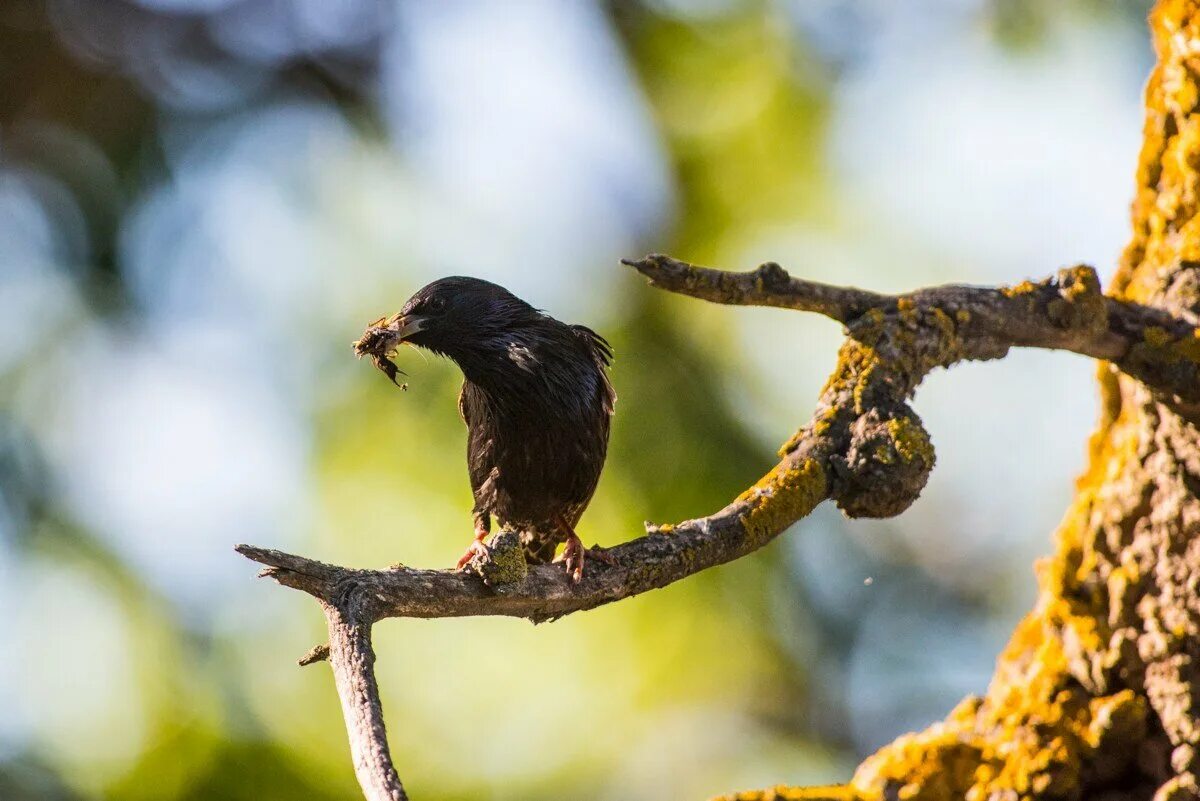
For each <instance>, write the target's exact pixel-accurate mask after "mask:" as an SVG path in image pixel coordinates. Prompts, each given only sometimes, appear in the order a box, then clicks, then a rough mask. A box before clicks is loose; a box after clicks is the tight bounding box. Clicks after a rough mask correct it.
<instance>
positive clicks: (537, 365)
mask: <svg viewBox="0 0 1200 801" xmlns="http://www.w3.org/2000/svg"><path fill="white" fill-rule="evenodd" d="M403 343H411V344H413V345H416V346H419V347H422V348H425V349H426V350H429V351H432V352H434V353H436V354H438V355H441V356H446V357H449V358H450V359H452V360H454V361H455V362H456V363H457V364H458V366H459V368H461V369H462V372H463V376H464V378H465V380H464V381H463V386H462V392H461V393H460V394H459V397H458V409H459V412H460V414H461V415H462V418H463V421H464V422H466V424H467V432H468V437H467V470H468V473H469V474H470V478H471V489H472V491H473V492H474V495H475V508H474V510H473V511H474V516H475V540H474V541H473V542H472V543H471V547H470V548H468V549H467V552H466V553H465V554H463V557H462V559H460V560H459V562H458V567H459V568H462V567H463V566H464V565H466V564H467V563H468V562H469V561H470V560H471V558H472V556H474V555H475V554H477V553H482V552H483V551H484V546H483V540H484V538H485V537H487V535H488V532H489V531H490V530H491V519H492V517H493V516H495V517H496V519H497V521H498V522H499V523H500V524H501V525H502V526H510V527H512V528H515V529H518V530H520V532H521V542H522V543H523V545H524V547H525V556H526V559H527V560H528V561H530V562H532V563H541V562H549V561H551V560H552V559H553V558H554V552H555V550H556V549H557V547H558V544H559V543H562V542H565V543H566V548H565V549H564V550H563V555H562V560H563V561H564V562H565V564H566V568H567V571H568V572H569V573H570V574H571V577H572V578H573V579H574V580H575V581H579V579H580V578H581V577H582V576H583V563H584V558H585V554H586V555H588V556H592V557H595V558H598V559H600V560H602V561H605V562H611V561H612V557H610V556H608V555H607V554H605V553H604V552H603V551H601V550H600V549H598V548H594V549H591V550H588V549H585V548H584V547H583V543H581V542H580V540H579V537H578V536H576V534H575V525H576V524H577V523H578V522H579V518H580V517H581V516H582V515H583V510H584V509H585V508H587V505H588V502H589V501H591V499H592V494H593V493H594V492H595V491H596V484H597V482H598V481H599V480H600V471H601V470H602V469H603V467H604V457H605V454H606V452H607V450H608V432H609V421H610V419H611V418H612V414H613V404H614V403H615V401H616V394H615V393H614V392H613V388H612V384H611V383H610V382H609V380H608V373H607V372H606V371H607V368H608V366H609V364H610V363H611V361H612V349H611V348H610V347H609V344H608V342H607V341H606V340H605V339H604V337H602V336H600V335H599V334H597V333H596V332H595V331H593V330H591V329H590V328H587V327H585V326H582V325H567V324H566V323H562V322H559V321H558V320H556V319H554V318H553V317H551V316H550V315H548V314H546V313H545V312H542V311H539V310H538V309H535V308H533V307H532V306H530V305H529V304H528V303H526V302H525V301H523V300H521V299H520V298H518V297H517V296H516V295H513V294H512V293H511V292H509V291H508V290H507V289H505V288H504V287H501V286H498V285H496V284H493V283H490V282H488V281H482V280H479V279H477V278H464V277H459V276H454V277H450V278H443V279H441V280H438V281H434V282H433V283H432V284H429V285H428V286H426V287H425V288H423V289H421V290H420V291H419V292H417V293H416V294H415V295H413V296H412V297H411V298H409V300H408V302H407V303H405V304H404V308H403V309H402V310H401V311H400V313H399V314H397V315H395V316H394V317H392V318H391V319H382V318H381V319H380V320H377V321H376V322H375V323H373V324H372V325H371V326H369V327H368V328H367V331H366V333H364V334H363V337H362V339H360V340H358V341H357V342H355V343H354V350H355V352H356V353H357V354H358V355H359V356H363V355H369V356H371V357H372V358H373V359H374V360H375V364H376V366H378V367H379V368H380V369H381V370H383V372H384V373H385V374H387V376H388V378H390V379H391V380H392V381H393V382H395V380H396V373H397V372H398V370H397V368H396V365H395V364H393V363H392V361H391V360H390V359H389V358H388V355H389V354H390V353H391V352H392V351H393V350H395V349H396V348H397V347H399V346H400V345H401V344H403Z"/></svg>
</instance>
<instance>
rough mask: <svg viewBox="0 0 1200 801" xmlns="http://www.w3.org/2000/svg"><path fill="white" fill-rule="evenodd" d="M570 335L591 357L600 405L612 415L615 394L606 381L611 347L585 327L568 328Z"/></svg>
mask: <svg viewBox="0 0 1200 801" xmlns="http://www.w3.org/2000/svg"><path fill="white" fill-rule="evenodd" d="M570 328H571V333H572V334H574V335H575V336H576V337H577V338H578V339H580V340H581V341H582V342H583V343H584V344H585V345H586V346H587V349H588V352H589V353H590V354H591V356H592V360H593V361H594V362H595V363H596V367H597V368H598V371H599V373H600V386H599V392H600V395H601V404H602V406H603V408H604V410H605V411H606V412H607V413H608V414H610V415H611V414H612V413H613V409H614V408H615V407H616V404H617V392H616V390H615V389H613V385H612V382H611V381H609V380H608V368H609V366H610V365H612V363H613V349H612V345H610V344H608V340H607V339H605V338H604V337H602V336H600V335H599V334H597V333H596V332H595V331H593V330H592V329H590V328H588V327H587V326H586V325H572V326H570ZM607 424H608V421H607V420H606V421H605V431H604V439H605V441H607V440H608V430H607Z"/></svg>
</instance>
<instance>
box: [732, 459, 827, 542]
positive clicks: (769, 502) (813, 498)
mask: <svg viewBox="0 0 1200 801" xmlns="http://www.w3.org/2000/svg"><path fill="white" fill-rule="evenodd" d="M828 495H829V482H828V479H827V478H826V476H825V470H824V469H823V468H822V467H821V465H820V464H819V463H818V462H817V460H815V459H807V460H805V461H804V462H802V463H800V464H798V465H789V464H787V463H786V462H784V463H780V464H779V465H777V466H776V467H775V469H774V470H772V471H771V472H769V473H767V474H766V475H765V476H763V477H762V478H761V479H759V481H758V483H757V484H755V485H754V486H753V487H751V488H750V489H748V490H746V491H745V492H743V493H742V494H741V495H739V496H738V498H737V500H738V502H742V503H747V504H749V506H750V508H749V509H748V510H747V511H746V512H744V513H743V514H742V516H741V520H742V525H743V527H745V529H746V534H747V536H749V537H750V538H751V539H753V540H755V541H763V540H767V539H770V538H771V537H773V536H775V535H776V534H778V533H779V532H780V531H782V530H783V529H785V528H787V527H788V526H789V525H791V524H792V523H794V522H796V521H797V520H799V519H800V518H802V517H804V516H805V515H807V514H808V513H809V512H811V511H812V510H813V509H814V508H815V507H816V506H817V504H819V503H820V502H821V501H823V500H825V498H827V497H828Z"/></svg>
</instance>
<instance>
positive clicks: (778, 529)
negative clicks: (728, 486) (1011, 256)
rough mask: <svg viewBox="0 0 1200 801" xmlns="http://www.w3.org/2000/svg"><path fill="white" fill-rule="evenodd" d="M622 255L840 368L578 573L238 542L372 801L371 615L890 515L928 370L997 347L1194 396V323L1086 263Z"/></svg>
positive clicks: (920, 448)
mask: <svg viewBox="0 0 1200 801" xmlns="http://www.w3.org/2000/svg"><path fill="white" fill-rule="evenodd" d="M626 264H629V265H630V266H632V267H634V268H635V269H637V270H638V271H639V272H640V273H642V274H643V275H645V276H646V277H647V278H649V279H650V282H651V284H652V285H654V286H658V287H661V288H663V289H667V290H670V291H672V292H677V293H680V294H684V295H689V296H691V297H696V298H702V299H704V300H709V301H713V302H717V303H726V304H736V305H755V306H775V307H782V308H788V309H797V310H802V311H814V312H818V313H820V314H824V315H826V316H828V317H831V318H833V319H835V320H838V321H839V322H842V323H843V324H845V326H846V330H847V334H848V337H847V340H846V342H845V344H844V345H843V346H842V348H841V351H840V353H839V358H838V365H837V368H836V370H835V371H834V373H833V375H832V376H831V378H830V379H829V382H828V383H827V384H826V386H825V389H824V390H823V392H822V394H821V396H820V398H819V399H818V402H817V408H816V413H815V414H814V416H813V418H812V419H811V421H810V422H809V423H808V424H807V425H806V426H804V427H803V428H801V429H800V431H798V432H797V433H796V434H795V435H794V436H793V437H792V438H791V439H790V440H789V441H788V442H787V443H786V444H785V445H784V446H783V448H782V449H781V452H780V456H781V460H780V462H779V463H778V464H777V465H776V466H775V467H774V468H773V469H772V470H771V471H770V472H768V473H767V474H766V475H765V476H764V477H763V478H762V479H761V480H760V481H759V482H758V483H757V484H755V485H754V486H753V487H751V488H749V489H748V490H746V491H745V492H743V493H742V494H741V495H740V496H738V498H736V499H735V500H734V501H733V502H732V503H730V504H729V505H727V506H726V507H725V508H723V509H721V510H720V511H718V512H716V513H714V514H712V515H709V516H707V517H701V518H697V519H693V520H687V521H684V522H682V523H678V524H675V525H661V526H654V525H647V533H646V534H645V535H644V536H641V537H639V538H637V539H634V540H632V541H629V542H626V543H624V544H622V545H618V546H616V547H615V548H612V549H610V550H609V553H610V554H611V556H613V557H614V559H615V562H616V564H614V565H611V566H609V565H604V564H602V563H598V562H597V563H593V566H592V568H591V569H590V571H589V572H588V574H587V575H586V576H585V577H584V579H583V580H582V581H581V582H579V583H578V584H575V583H572V582H571V581H570V580H569V579H568V578H567V575H566V572H565V571H564V570H562V569H561V568H560V567H558V566H555V565H538V566H532V567H526V565H525V563H524V559H523V557H522V556H521V551H520V548H519V547H518V546H517V543H516V537H515V536H514V535H512V533H511V532H501V533H500V534H499V535H497V536H496V537H495V538H494V539H493V541H492V543H491V545H490V546H489V554H488V556H487V558H485V559H482V560H477V561H476V562H475V563H473V569H474V570H473V572H470V573H458V572H453V571H450V570H421V569H415V568H409V567H403V566H400V567H394V568H390V569H387V570H355V569H350V568H345V567H338V566H334V565H329V564H325V563H323V562H318V561H315V560H312V559H308V558H305V557H302V556H295V555H292V554H287V553H283V552H282V551H275V550H270V549H266V548H258V547H254V546H250V545H239V546H237V550H238V552H239V553H241V554H243V555H244V556H246V557H247V558H249V559H252V560H254V561H256V562H259V563H261V564H263V565H266V566H267V567H266V569H265V570H263V571H262V573H261V575H264V576H268V577H270V578H273V579H275V580H276V581H278V582H279V583H280V584H283V585H284V586H288V587H292V588H295V589H299V590H303V591H304V592H306V593H308V594H309V595H312V596H313V597H315V598H316V599H317V600H318V601H320V603H321V604H322V606H323V608H324V609H325V612H326V616H327V618H328V621H329V629H330V643H329V646H328V649H327V650H322V649H320V648H318V649H314V650H313V652H311V653H310V654H308V655H306V656H305V657H304V659H303V660H301V661H302V663H303V664H310V663H312V662H315V661H320V660H321V659H322V658H326V657H327V658H328V659H329V661H330V662H331V663H332V665H333V668H334V675H335V677H336V681H337V687H338V693H339V695H340V696H341V699H342V707H343V711H344V712H345V716H346V724H347V729H348V732H349V736H350V741H351V750H352V753H353V755H354V764H355V772H356V774H357V775H358V778H359V782H360V784H361V785H362V788H363V792H364V793H365V795H366V797H367V798H368V799H370V801H396V799H402V798H404V797H405V795H404V790H403V788H402V787H401V784H400V780H399V778H398V777H397V776H396V772H395V770H394V768H393V767H392V762H391V758H390V756H389V754H388V751H387V743H386V738H385V736H384V728H383V718H382V712H381V709H380V704H379V695H378V688H377V686H376V682H375V677H374V672H373V663H374V654H373V652H372V651H371V643H370V628H371V625H372V623H374V622H375V621H377V620H380V619H382V618H386V617H418V618H435V617H463V616H469V615H505V616H510V617H523V618H528V619H529V620H532V621H534V622H541V621H546V620H552V619H555V618H558V617H562V616H563V615H567V614H570V613H572V612H577V611H581V610H585V609H592V608H594V607H597V606H601V605H603V604H606V603H611V602H613V601H618V600H620V599H622V598H627V597H629V596H632V595H638V594H640V593H643V592H647V591H649V590H653V589H657V588H659V587H665V586H666V585H668V584H671V583H673V582H675V581H679V580H680V579H683V578H686V577H688V576H690V575H692V574H694V573H698V572H699V571H701V570H704V569H706V568H709V567H713V566H715V565H719V564H724V563H726V562H730V561H732V560H734V559H738V558H740V557H742V556H745V555H746V554H748V553H750V552H752V551H754V550H757V549H758V548H760V547H762V546H763V545H765V544H766V543H768V542H770V541H771V540H772V539H774V538H775V537H776V536H778V535H779V534H780V533H782V532H783V531H784V530H785V529H787V528H788V527H789V526H791V525H792V524H793V523H795V522H796V521H798V520H800V519H802V518H803V517H805V516H807V515H808V514H809V513H810V512H811V511H812V510H813V509H814V508H815V507H816V506H817V505H818V504H819V503H820V502H821V501H823V500H826V499H833V500H834V501H835V502H836V503H837V504H838V506H839V507H840V508H841V509H842V510H843V511H844V512H846V514H848V515H850V516H852V517H890V516H893V515H897V514H899V513H900V512H902V511H904V510H905V509H906V508H908V506H909V505H910V504H911V503H912V502H913V501H914V500H916V498H917V496H918V495H919V494H920V492H921V490H922V489H923V488H924V486H925V482H926V480H927V479H928V476H929V472H930V471H931V470H932V468H933V464H934V452H933V447H932V445H931V444H930V440H929V435H928V433H927V432H926V431H925V428H924V427H923V425H922V424H921V421H920V419H919V418H918V417H917V415H916V413H915V412H914V411H913V410H912V409H911V408H910V407H909V405H908V400H909V398H910V397H911V396H912V393H913V392H914V391H915V390H916V388H917V386H918V385H919V384H920V382H921V380H922V379H923V378H924V377H925V376H926V375H927V374H928V373H929V372H930V371H931V370H933V369H935V368H938V367H949V366H950V365H952V364H955V363H957V362H959V361H963V360H980V359H996V358H1001V357H1003V356H1004V355H1005V354H1006V353H1007V352H1008V349H1009V348H1010V347H1014V346H1020V347H1039V348H1051V349H1058V350H1068V351H1072V352H1075V353H1080V354H1083V355H1086V356H1090V357H1093V358H1098V359H1104V360H1108V361H1111V362H1113V363H1114V364H1115V365H1117V366H1118V367H1119V368H1120V369H1122V370H1124V371H1125V372H1127V373H1129V374H1130V375H1132V376H1134V377H1136V378H1139V379H1140V380H1142V381H1143V382H1145V383H1146V384H1147V385H1148V386H1150V387H1152V388H1153V389H1155V390H1156V391H1158V392H1159V393H1160V394H1161V395H1162V396H1163V398H1164V400H1166V401H1167V402H1170V403H1173V404H1175V405H1176V406H1177V407H1179V408H1190V407H1195V406H1196V405H1198V404H1200V332H1198V331H1197V329H1196V328H1195V327H1194V326H1193V325H1192V324H1191V323H1190V322H1189V321H1187V320H1181V319H1177V318H1174V317H1171V316H1170V315H1168V314H1166V313H1165V312H1162V311H1160V310H1156V309H1150V308H1147V307H1144V306H1139V305H1137V304H1132V303H1127V302H1124V301H1119V300H1116V299H1114V298H1110V297H1106V296H1104V295H1103V294H1101V292H1100V283H1099V280H1098V279H1097V277H1096V273H1095V271H1094V270H1092V268H1090V267H1085V266H1078V267H1072V268H1069V269H1065V270H1061V271H1059V273H1058V274H1057V275H1056V276H1054V277H1053V278H1050V279H1047V280H1045V281H1042V282H1039V283H1032V282H1026V283H1023V284H1020V285H1018V286H1016V287H1012V288H984V287H967V286H945V287H936V288H932V289H923V290H919V291H916V292H912V293H909V294H905V295H879V294H875V293H871V292H866V291H863V290H859V289H853V288H845V287H835V286H829V285H825V284H818V283H814V282H810V281H803V280H800V279H795V278H792V277H790V276H789V275H788V274H787V273H786V272H785V271H784V270H783V268H781V267H779V265H777V264H765V265H763V266H761V267H759V268H758V269H756V270H752V271H749V272H743V273H734V272H724V271H719V270H712V269H708V268H704V267H696V266H694V265H690V264H687V263H685V262H680V261H677V260H675V259H671V258H669V257H667V256H659V255H652V256H647V257H646V258H644V259H640V260H638V261H628V262H626Z"/></svg>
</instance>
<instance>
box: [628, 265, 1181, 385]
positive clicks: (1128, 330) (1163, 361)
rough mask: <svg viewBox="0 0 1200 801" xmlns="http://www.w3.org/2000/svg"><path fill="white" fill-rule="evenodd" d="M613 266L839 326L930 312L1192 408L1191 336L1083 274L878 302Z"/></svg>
mask: <svg viewBox="0 0 1200 801" xmlns="http://www.w3.org/2000/svg"><path fill="white" fill-rule="evenodd" d="M623 263H624V264H627V265H629V266H630V267H633V268H634V269H636V270H637V271H638V272H640V273H641V274H642V275H644V276H646V278H648V279H649V280H650V284H651V286H656V287H660V288H662V289H667V290H670V291H672V292H678V293H680V294H683V295H688V296H690V297H694V298H699V299H701V300H707V301H710V302H713V303H722V304H729V305H738V306H773V307H777V308H785V309H796V310H799V311H813V312H817V313H819V314H823V315H825V316H826V317H829V318H831V319H834V320H837V321H839V322H842V323H846V324H847V325H853V324H854V323H855V322H856V321H857V320H859V319H860V318H862V317H863V316H864V315H866V314H868V313H871V312H880V311H883V312H888V313H894V312H896V311H897V310H902V309H903V308H904V307H906V306H910V307H912V306H915V307H928V308H938V309H941V310H942V311H943V312H945V313H946V314H948V315H950V316H951V317H954V318H956V319H958V320H960V321H961V322H965V323H968V324H969V326H970V329H971V330H969V331H964V332H963V335H964V336H967V337H970V338H976V339H982V338H991V339H993V340H995V341H996V342H997V343H1005V344H1008V345H1011V346H1016V347H1029V348H1047V349H1051V350H1067V351H1071V352H1073V353H1078V354H1081V355H1083V356H1090V357H1092V358H1095V359H1105V360H1107V361H1112V362H1114V363H1115V364H1116V365H1117V366H1118V367H1119V368H1121V370H1122V371H1123V372H1126V373H1128V374H1129V375H1131V376H1133V377H1134V378H1137V379H1139V380H1140V381H1142V382H1143V383H1145V384H1146V385H1147V386H1149V387H1151V388H1152V389H1156V390H1159V391H1161V392H1164V393H1166V394H1168V395H1173V396H1175V397H1176V398H1177V399H1178V400H1179V401H1182V402H1184V403H1186V404H1196V403H1200V329H1197V328H1196V327H1195V326H1194V325H1192V324H1191V323H1190V322H1189V321H1188V320H1186V319H1181V318H1178V317H1174V316H1172V315H1171V314H1170V313H1168V312H1166V311H1164V310H1162V309H1158V308H1153V307H1150V306H1145V305H1142V304H1138V303H1132V302H1130V301H1127V300H1121V299H1118V298H1114V297H1108V296H1105V295H1102V294H1100V281H1099V279H1098V278H1097V277H1096V272H1095V270H1093V269H1092V268H1091V267H1088V266H1086V265H1078V266H1076V267H1070V268H1067V269H1063V270H1059V271H1058V273H1057V275H1055V276H1054V277H1053V278H1048V279H1046V280H1045V281H1041V282H1038V283H1033V282H1031V281H1026V282H1024V283H1022V284H1018V285H1017V286H1015V287H1000V288H990V287H977V286H963V285H948V286H940V287H932V288H928V289H920V290H917V291H915V292H910V293H907V294H903V295H879V294H876V293H874V292H867V291H865V290H861V289H855V288H853V287H837V286H829V285H827V284H818V283H814V282H812V281H804V280H801V279H799V278H792V277H791V276H789V275H788V273H787V271H786V270H784V269H783V268H782V267H780V266H779V265H778V264H775V263H774V262H767V263H766V264H763V265H761V266H759V267H758V268H757V269H755V270H749V271H747V272H728V271H725V270H714V269H711V268H709V267H698V266H696V265H693V264H688V263H687V262H682V261H679V260H677V259H673V258H671V257H670V256H664V255H662V254H658V253H653V254H650V255H649V256H646V257H645V258H642V259H637V260H629V259H626V260H623Z"/></svg>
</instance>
